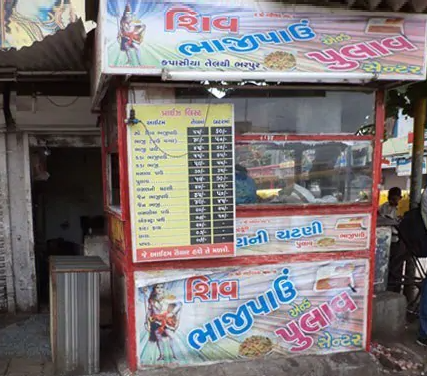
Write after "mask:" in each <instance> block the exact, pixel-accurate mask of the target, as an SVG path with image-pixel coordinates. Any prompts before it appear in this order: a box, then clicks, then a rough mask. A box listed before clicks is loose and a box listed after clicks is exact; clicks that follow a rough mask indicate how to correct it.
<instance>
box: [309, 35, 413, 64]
mask: <svg viewBox="0 0 427 376" xmlns="http://www.w3.org/2000/svg"><path fill="white" fill-rule="evenodd" d="M416 50H417V47H416V46H415V45H414V44H412V43H411V42H410V41H409V40H408V39H407V38H406V37H405V36H403V35H398V36H394V37H389V38H384V39H381V40H372V41H368V42H360V43H352V44H348V45H346V46H343V47H341V48H340V49H339V50H338V49H333V48H328V49H325V50H322V51H312V52H307V53H306V54H305V56H306V57H307V58H308V59H310V60H315V61H317V62H318V63H320V64H323V65H326V67H327V69H329V70H331V71H343V72H344V71H346V72H348V71H353V70H356V69H358V68H359V67H360V64H361V61H364V60H372V59H374V58H382V57H387V56H392V55H394V54H395V53H396V52H412V51H416Z"/></svg>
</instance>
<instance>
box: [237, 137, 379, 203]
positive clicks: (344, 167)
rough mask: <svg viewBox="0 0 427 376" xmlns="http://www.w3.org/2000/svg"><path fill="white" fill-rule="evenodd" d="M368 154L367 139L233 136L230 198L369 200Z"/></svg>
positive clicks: (260, 200)
mask: <svg viewBox="0 0 427 376" xmlns="http://www.w3.org/2000/svg"><path fill="white" fill-rule="evenodd" d="M257 137H259V138H262V136H255V135H254V136H252V138H254V139H256V138H257ZM372 158H373V146H372V142H371V141H267V142H266V141H262V140H259V141H256V140H253V141H237V142H236V170H237V171H241V174H242V178H241V179H237V181H236V203H237V205H242V204H246V205H248V204H252V205H256V204H260V203H261V204H272V205H273V204H276V205H280V204H282V205H286V204H288V205H290V204H292V205H297V204H343V203H344V204H349V203H355V202H370V201H371V196H372V167H373V164H372ZM251 186H252V187H253V186H255V187H256V195H255V196H254V195H253V194H251V190H250V187H251Z"/></svg>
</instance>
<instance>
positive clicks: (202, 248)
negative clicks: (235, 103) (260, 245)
mask: <svg viewBox="0 0 427 376" xmlns="http://www.w3.org/2000/svg"><path fill="white" fill-rule="evenodd" d="M134 110H135V115H136V118H137V119H138V120H140V122H139V124H138V125H135V126H132V127H129V128H128V145H129V147H128V151H129V165H130V169H131V171H130V174H129V179H130V191H131V192H130V197H131V209H132V210H131V217H132V238H133V251H134V261H135V262H151V261H166V260H176V259H194V258H217V257H230V256H234V255H235V247H234V236H235V235H234V231H235V225H234V221H235V205H234V139H233V107H232V105H228V104H227V105H193V104H191V105H137V106H134Z"/></svg>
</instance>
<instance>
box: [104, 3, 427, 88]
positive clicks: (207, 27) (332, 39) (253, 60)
mask: <svg viewBox="0 0 427 376" xmlns="http://www.w3.org/2000/svg"><path fill="white" fill-rule="evenodd" d="M317 12H318V13H316V11H311V12H307V11H299V10H298V8H295V7H292V8H289V7H288V8H287V7H285V6H284V5H281V4H277V3H273V2H264V3H261V4H260V3H257V2H253V1H246V2H242V1H238V2H237V1H233V0H230V2H220V3H218V2H210V3H209V2H204V3H202V4H201V3H200V2H196V1H191V0H190V1H188V2H185V3H181V2H179V1H167V2H158V3H153V2H152V1H148V0H141V1H133V2H127V1H126V0H108V1H107V7H106V11H105V13H106V16H105V19H104V20H103V22H104V23H105V25H104V28H103V29H104V30H105V33H106V37H105V38H104V39H105V43H106V48H105V49H106V56H105V60H106V62H107V67H108V68H107V70H109V71H108V73H113V72H117V71H120V69H123V68H126V69H128V70H129V69H131V68H134V69H135V72H139V73H140V74H159V72H161V71H162V70H163V69H165V70H167V71H170V72H174V71H186V72H191V71H222V72H230V71H247V72H279V73H280V72H288V73H289V72H313V73H319V74H321V73H322V72H331V73H342V74H343V75H344V76H345V75H346V74H351V75H356V74H362V73H366V74H372V75H378V76H379V77H380V78H381V79H397V78H399V77H400V78H402V79H409V78H411V79H414V80H417V79H418V80H422V79H423V75H424V73H425V57H424V55H425V33H426V20H425V18H421V17H419V18H417V17H405V16H401V15H398V16H396V15H392V16H387V17H384V16H382V17H372V14H364V13H356V14H354V13H353V14H350V15H349V14H348V13H342V14H340V13H337V12H334V13H331V12H323V13H322V12H321V11H317Z"/></svg>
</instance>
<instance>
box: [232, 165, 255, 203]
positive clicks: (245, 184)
mask: <svg viewBox="0 0 427 376" xmlns="http://www.w3.org/2000/svg"><path fill="white" fill-rule="evenodd" d="M235 171H236V182H235V184H236V205H245V204H246V205H247V204H255V203H256V202H257V194H256V191H257V188H256V184H255V181H254V179H252V178H251V177H250V176H249V175H248V170H247V169H246V168H245V167H243V166H241V165H236V167H235Z"/></svg>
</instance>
